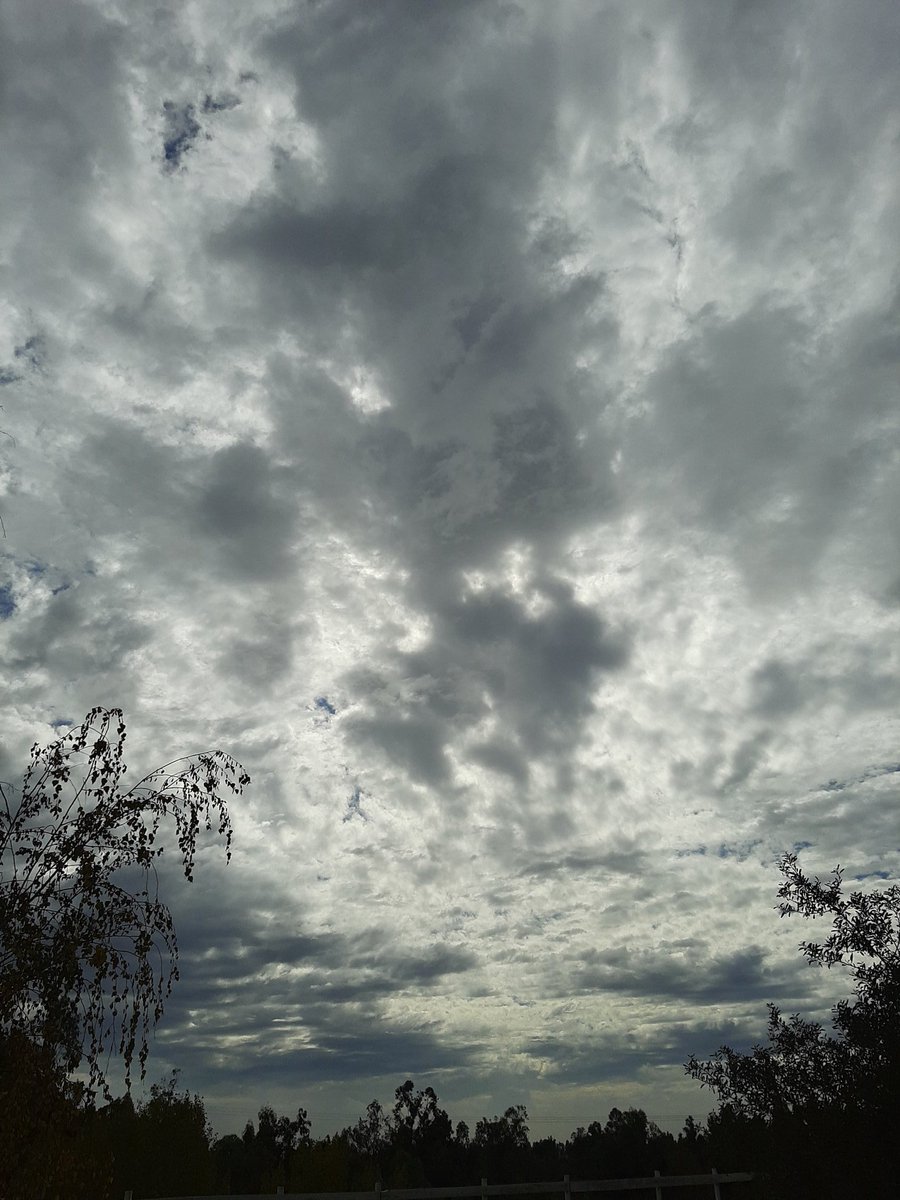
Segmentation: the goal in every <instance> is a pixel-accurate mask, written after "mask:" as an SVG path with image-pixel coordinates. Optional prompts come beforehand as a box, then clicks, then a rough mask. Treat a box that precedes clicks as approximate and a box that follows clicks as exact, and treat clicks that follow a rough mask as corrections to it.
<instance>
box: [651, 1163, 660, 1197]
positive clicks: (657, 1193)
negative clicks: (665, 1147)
mask: <svg viewBox="0 0 900 1200" xmlns="http://www.w3.org/2000/svg"><path fill="white" fill-rule="evenodd" d="M653 1174H654V1175H658V1174H659V1170H658V1169H657V1170H655V1171H654V1172H653ZM653 1190H654V1191H655V1192H656V1200H662V1188H661V1187H660V1186H659V1184H657V1185H656V1187H655V1188H654V1189H653Z"/></svg>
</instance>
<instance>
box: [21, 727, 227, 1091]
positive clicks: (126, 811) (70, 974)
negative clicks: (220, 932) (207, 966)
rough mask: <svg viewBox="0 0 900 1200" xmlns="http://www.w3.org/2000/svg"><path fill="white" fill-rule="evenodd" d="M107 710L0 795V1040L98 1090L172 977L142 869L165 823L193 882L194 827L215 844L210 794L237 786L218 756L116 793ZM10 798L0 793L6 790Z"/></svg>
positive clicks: (173, 947) (163, 771) (113, 733)
mask: <svg viewBox="0 0 900 1200" xmlns="http://www.w3.org/2000/svg"><path fill="white" fill-rule="evenodd" d="M124 744H125V724H124V721H123V719H122V713H121V711H120V710H119V709H109V710H104V709H101V708H95V709H93V710H92V711H91V712H90V713H89V714H88V715H87V717H86V718H85V720H84V722H83V723H82V724H81V725H80V726H79V727H77V728H75V729H73V730H71V731H70V732H69V733H67V734H66V735H65V736H64V737H61V738H59V740H57V741H56V742H53V743H52V744H51V745H49V746H45V747H40V746H37V745H36V746H34V747H33V749H32V753H31V762H30V764H29V766H28V769H27V771H26V773H25V779H24V782H23V784H22V790H21V796H20V799H19V801H18V803H17V804H16V803H14V802H13V798H12V796H11V794H10V793H9V792H8V791H7V789H6V788H0V798H2V807H0V1031H2V1032H3V1033H4V1034H13V1033H17V1034H22V1035H24V1036H25V1037H26V1038H28V1039H29V1040H30V1041H32V1042H34V1043H35V1044H37V1045H39V1046H43V1047H44V1048H46V1049H48V1050H50V1051H52V1053H53V1054H54V1055H55V1056H56V1058H57V1060H58V1061H59V1063H60V1064H61V1065H62V1066H63V1067H64V1068H65V1069H66V1070H69V1071H71V1070H74V1069H75V1068H76V1067H78V1066H79V1065H80V1064H81V1063H82V1062H84V1064H85V1065H86V1067H87V1069H88V1073H89V1078H90V1084H91V1087H92V1088H96V1087H98V1086H105V1081H106V1071H107V1069H108V1064H109V1060H110V1058H111V1056H112V1055H113V1054H116V1055H118V1056H120V1057H121V1060H122V1062H123V1064H124V1068H125V1077H126V1082H130V1079H131V1069H132V1064H133V1062H134V1059H135V1056H136V1057H137V1059H138V1062H139V1064H140V1071H141V1075H142V1076H143V1074H144V1071H145V1064H146V1059H147V1052H148V1038H149V1035H150V1032H151V1030H152V1028H153V1026H154V1025H155V1023H156V1022H157V1021H158V1020H159V1018H160V1016H161V1015H162V1011H163V1005H164V1002H165V1000H166V997H167V996H168V995H169V993H170V991H171V989H172V984H173V982H174V980H175V979H176V978H177V976H178V966H177V956H178V947H177V942H176V938H175V930H174V928H173V925H172V917H171V914H170V912H169V909H168V908H167V906H166V905H165V904H164V903H163V902H162V901H161V900H160V898H159V894H158V887H157V883H158V881H157V875H156V869H155V862H156V860H157V859H158V858H159V856H160V855H161V854H162V852H163V846H162V845H160V844H157V838H158V836H159V831H160V825H161V823H162V821H163V819H164V818H168V819H170V820H171V821H172V822H174V826H175V839H176V842H177V845H178V848H179V850H180V852H181V857H182V865H183V868H184V873H185V875H186V877H187V878H188V880H190V879H191V878H192V871H193V864H194V854H195V851H196V846H197V837H198V833H199V830H200V826H201V823H202V824H203V825H204V826H205V828H206V829H207V830H211V829H212V828H213V826H214V825H215V827H216V828H217V830H218V833H219V834H220V835H223V836H224V837H225V841H226V853H227V854H228V855H229V856H230V846H231V825H230V822H229V818H228V810H227V808H226V805H225V801H224V799H223V798H222V792H223V790H228V791H231V792H233V793H240V792H241V791H242V790H243V787H244V785H245V784H246V783H248V782H249V777H248V776H247V775H246V774H245V773H244V772H243V770H242V769H241V767H240V765H239V764H238V763H236V762H235V761H234V759H233V758H231V757H230V756H229V755H227V754H224V753H222V752H221V751H218V750H217V751H214V752H212V753H209V754H198V755H195V756H193V757H191V758H185V759H180V760H177V761H175V762H172V763H168V764H166V765H165V766H164V767H160V768H159V769H157V770H155V771H153V772H151V773H150V774H149V775H147V776H145V777H144V778H143V779H141V780H139V781H138V782H137V783H135V784H133V785H132V786H131V787H129V788H127V789H126V788H124V786H123V781H124V776H125V772H126V766H125V763H124V761H123V751H124ZM10 791H11V789H10Z"/></svg>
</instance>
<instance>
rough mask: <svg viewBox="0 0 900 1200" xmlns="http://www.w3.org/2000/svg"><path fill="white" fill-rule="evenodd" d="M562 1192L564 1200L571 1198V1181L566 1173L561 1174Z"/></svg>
mask: <svg viewBox="0 0 900 1200" xmlns="http://www.w3.org/2000/svg"><path fill="white" fill-rule="evenodd" d="M563 1192H564V1193H565V1197H566V1200H572V1181H571V1179H570V1178H569V1176H568V1175H564V1176H563Z"/></svg>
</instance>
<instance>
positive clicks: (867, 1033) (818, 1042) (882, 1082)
mask: <svg viewBox="0 0 900 1200" xmlns="http://www.w3.org/2000/svg"><path fill="white" fill-rule="evenodd" d="M780 868H781V872H782V875H783V877H784V878H783V881H782V884H781V886H780V888H779V891H778V896H779V901H780V903H779V905H778V908H779V911H780V912H781V914H782V916H792V915H795V914H797V915H800V916H803V917H806V918H817V917H826V918H828V919H829V920H830V922H831V931H830V933H829V934H828V936H827V937H826V938H825V939H824V940H823V941H821V942H815V941H804V942H802V943H801V944H800V950H801V953H802V954H803V955H804V957H805V958H806V959H807V960H808V961H809V962H810V963H812V964H813V965H815V966H818V967H826V968H832V967H843V968H844V969H846V971H847V972H848V973H849V976H850V979H851V981H852V984H853V988H854V994H853V996H852V998H851V999H848V1000H843V1001H841V1002H840V1003H839V1004H837V1005H835V1007H834V1010H833V1012H832V1028H833V1034H828V1033H826V1032H825V1031H824V1030H823V1028H822V1027H821V1025H819V1024H817V1023H816V1022H814V1021H806V1020H803V1019H802V1018H801V1017H799V1016H796V1015H795V1016H792V1017H791V1018H790V1019H789V1020H785V1019H784V1018H783V1017H782V1016H781V1013H780V1012H779V1010H778V1009H777V1008H776V1007H775V1005H769V1023H768V1044H766V1045H757V1046H754V1047H753V1049H752V1050H750V1051H749V1052H748V1053H746V1054H744V1053H740V1052H738V1051H735V1050H733V1049H731V1048H730V1047H729V1046H722V1047H721V1048H720V1049H719V1050H717V1051H716V1052H715V1053H714V1054H713V1056H712V1058H710V1059H708V1060H706V1061H700V1060H698V1059H697V1058H695V1057H692V1058H691V1059H690V1060H689V1062H688V1063H687V1065H686V1070H687V1072H688V1073H689V1074H690V1075H692V1076H693V1077H694V1078H695V1079H697V1080H698V1081H699V1082H700V1083H701V1084H702V1085H703V1086H705V1087H709V1088H711V1089H712V1090H713V1091H714V1092H716V1093H717V1095H718V1097H719V1102H720V1107H719V1111H718V1112H717V1113H716V1114H714V1115H713V1116H712V1117H711V1118H710V1120H709V1124H708V1130H707V1131H706V1137H707V1139H708V1140H709V1141H711V1142H714V1143H717V1144H719V1145H721V1146H727V1147H728V1149H729V1153H734V1154H735V1155H736V1156H738V1157H741V1158H742V1160H743V1161H744V1163H745V1164H747V1163H750V1162H754V1163H756V1164H757V1165H759V1166H763V1164H764V1165H765V1169H766V1170H767V1171H768V1172H769V1174H770V1175H771V1177H772V1179H773V1180H780V1184H775V1183H773V1185H772V1187H773V1189H774V1190H773V1191H772V1194H773V1195H781V1194H784V1195H791V1196H800V1197H802V1196H810V1197H813V1196H815V1197H816V1198H817V1200H822V1198H825V1197H830V1196H834V1197H838V1196H841V1197H842V1196H847V1195H865V1196H867V1197H880V1196H885V1197H886V1196H894V1195H896V1189H897V1186H898V1183H897V1180H898V1178H900V1153H898V1151H897V1150H896V1148H895V1147H896V1144H897V1143H896V1130H897V1127H898V1118H900V887H897V886H893V887H888V888H884V889H883V890H881V891H876V892H860V891H856V892H851V893H850V894H849V895H845V894H844V889H843V878H842V872H841V869H840V867H838V868H837V869H836V870H835V871H834V872H833V873H832V876H831V878H830V879H829V880H827V881H823V880H821V879H819V878H818V877H810V876H807V875H805V874H804V873H803V871H802V870H801V869H800V866H799V864H798V860H797V856H796V855H795V854H787V855H785V856H784V858H783V859H782V861H781V864H780ZM779 1188H780V1189H782V1190H779Z"/></svg>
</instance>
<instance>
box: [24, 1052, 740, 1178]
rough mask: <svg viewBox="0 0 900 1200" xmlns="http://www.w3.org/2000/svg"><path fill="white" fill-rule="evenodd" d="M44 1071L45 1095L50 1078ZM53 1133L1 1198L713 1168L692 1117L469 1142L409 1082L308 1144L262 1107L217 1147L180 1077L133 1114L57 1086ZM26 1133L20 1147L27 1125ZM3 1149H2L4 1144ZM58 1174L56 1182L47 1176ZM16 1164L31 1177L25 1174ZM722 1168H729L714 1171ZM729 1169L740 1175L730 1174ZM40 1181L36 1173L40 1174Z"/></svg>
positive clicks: (626, 1115)
mask: <svg viewBox="0 0 900 1200" xmlns="http://www.w3.org/2000/svg"><path fill="white" fill-rule="evenodd" d="M11 1049H13V1050H15V1051H18V1052H19V1053H21V1047H10V1045H9V1042H8V1040H7V1041H5V1042H4V1043H3V1046H2V1051H3V1052H4V1053H3V1054H2V1055H0V1106H2V1108H0V1111H2V1116H3V1118H4V1119H5V1120H8V1119H10V1118H13V1120H15V1114H16V1097H15V1095H14V1094H13V1093H12V1092H11V1091H10V1090H9V1088H8V1087H7V1086H6V1085H7V1083H8V1082H9V1079H8V1076H7V1075H6V1074H5V1071H4V1067H5V1066H8V1065H9V1058H8V1057H7V1054H8V1052H9V1051H10V1050H11ZM42 1070H43V1071H44V1079H45V1082H46V1081H49V1080H50V1078H51V1076H50V1075H49V1074H48V1073H47V1072H46V1063H45V1064H44V1066H43V1068H42ZM55 1083H56V1089H55V1091H53V1093H52V1094H53V1097H54V1099H53V1111H52V1114H51V1117H52V1119H51V1120H50V1121H44V1122H42V1125H41V1130H42V1137H43V1139H44V1144H43V1146H42V1147H40V1149H41V1150H42V1153H40V1154H38V1155H35V1154H34V1153H33V1150H34V1147H33V1146H30V1147H29V1146H23V1147H22V1150H23V1153H22V1155H21V1156H20V1158H18V1159H17V1157H16V1155H15V1145H14V1144H12V1145H11V1149H12V1150H13V1153H12V1155H11V1156H10V1157H9V1158H8V1159H7V1160H6V1162H5V1163H4V1168H3V1169H4V1170H6V1171H8V1172H9V1173H8V1175H7V1178H8V1179H13V1178H14V1179H15V1180H16V1185H15V1190H10V1191H4V1190H3V1186H2V1182H0V1196H4V1197H5V1196H19V1195H21V1196H26V1195H27V1196H28V1197H29V1198H30V1197H40V1196H51V1195H52V1196H58V1197H66V1198H67V1200H120V1198H121V1196H122V1195H124V1193H125V1192H126V1191H127V1190H131V1191H132V1192H133V1194H134V1197H135V1200H143V1198H145V1197H160V1196H184V1195H192V1196H203V1195H241V1194H253V1193H255V1194H259V1193H270V1194H274V1193H275V1191H276V1189H277V1188H278V1187H279V1186H281V1187H284V1189H285V1191H287V1192H291V1191H294V1192H297V1191H300V1192H311V1191H312V1192H315V1191H361V1190H371V1189H372V1188H373V1187H374V1184H375V1182H376V1181H380V1182H381V1183H382V1184H383V1185H384V1186H385V1187H417V1186H424V1187H428V1186H438V1185H454V1184H457V1185H463V1184H477V1183H478V1182H479V1181H480V1180H481V1179H482V1178H483V1177H486V1178H488V1179H490V1180H491V1181H492V1182H503V1181H507V1182H509V1181H525V1180H534V1181H537V1180H560V1179H562V1177H563V1175H564V1174H566V1173H568V1174H570V1175H571V1176H572V1177H573V1178H580V1179H586V1178H592V1179H604V1178H606V1179H613V1178H624V1177H628V1176H637V1175H651V1174H652V1173H653V1171H654V1169H659V1170H660V1171H662V1172H663V1173H682V1174H683V1173H691V1172H695V1171H700V1170H706V1169H708V1163H707V1160H708V1157H709V1153H710V1152H712V1147H708V1146H707V1144H706V1141H705V1140H704V1137H703V1135H702V1134H701V1133H700V1132H698V1131H699V1130H700V1127H699V1126H697V1124H696V1123H695V1122H694V1121H693V1119H692V1118H688V1122H687V1125H686V1127H685V1130H684V1131H683V1133H682V1134H681V1136H680V1137H679V1138H677V1139H676V1138H674V1137H673V1136H672V1135H671V1134H669V1133H662V1132H661V1131H660V1130H659V1129H658V1128H657V1126H656V1125H654V1123H653V1122H652V1121H651V1120H649V1119H648V1117H647V1114H646V1113H645V1112H643V1111H642V1110H641V1109H634V1108H631V1109H627V1110H626V1111H624V1112H623V1111H620V1110H619V1109H618V1108H614V1109H613V1110H612V1111H611V1112H610V1114H609V1117H608V1119H607V1121H606V1122H605V1124H604V1123H601V1122H600V1121H594V1122H592V1123H591V1124H590V1125H589V1126H588V1128H587V1129H583V1128H579V1129H577V1130H576V1131H575V1132H574V1133H573V1134H572V1135H571V1137H570V1138H568V1139H567V1140H566V1141H565V1142H561V1141H558V1140H557V1139H555V1138H552V1137H547V1138H542V1139H539V1140H537V1141H534V1142H532V1141H531V1140H530V1137H529V1128H528V1113H527V1111H526V1109H525V1107H524V1106H523V1105H514V1106H511V1107H509V1108H507V1109H506V1111H505V1112H504V1113H503V1115H502V1116H493V1117H484V1118H482V1119H481V1120H479V1121H478V1122H476V1125H475V1129H474V1132H470V1130H469V1128H468V1127H467V1125H466V1124H465V1122H463V1121H460V1122H458V1123H457V1124H456V1125H455V1127H454V1125H453V1123H452V1122H451V1120H450V1117H449V1116H448V1114H447V1112H446V1111H445V1110H444V1109H443V1108H442V1107H441V1106H440V1104H439V1102H438V1098H437V1095H436V1093H435V1091H434V1089H433V1088H431V1087H426V1088H424V1089H419V1088H417V1087H416V1086H415V1085H414V1083H413V1082H412V1081H411V1080H406V1081H405V1082H404V1083H403V1084H402V1085H401V1086H400V1087H398V1088H397V1089H396V1092H395V1094H394V1105H393V1107H392V1108H391V1109H390V1110H389V1111H385V1110H384V1109H383V1108H382V1106H381V1104H380V1103H379V1102H378V1101H377V1100H373V1101H372V1103H371V1104H369V1106H368V1108H367V1109H366V1112H365V1113H364V1114H363V1115H362V1116H361V1117H360V1118H359V1120H358V1121H357V1122H356V1123H355V1124H354V1125H351V1126H348V1127H347V1128H346V1129H343V1130H341V1132H339V1133H336V1134H332V1135H328V1136H326V1137H323V1138H319V1139H314V1138H313V1137H312V1136H311V1127H310V1120H309V1116H308V1114H307V1112H306V1110H305V1109H303V1108H300V1109H299V1110H298V1111H297V1114H296V1116H294V1117H288V1116H278V1115H277V1114H276V1112H275V1111H274V1109H272V1108H271V1107H269V1106H264V1107H263V1108H261V1109H260V1110H259V1113H258V1114H257V1119H256V1122H255V1123H254V1122H253V1121H248V1122H247V1124H246V1127H245V1129H244V1132H243V1134H242V1135H240V1136H238V1135H237V1134H228V1135H226V1136H225V1137H221V1138H215V1137H214V1136H213V1132H212V1129H211V1128H210V1125H209V1122H208V1120H207V1117H206V1110H205V1106H204V1102H203V1100H202V1098H201V1097H200V1096H198V1095H193V1096H192V1095H191V1094H190V1093H189V1092H187V1091H180V1090H179V1088H178V1081H177V1076H176V1075H175V1074H174V1073H173V1075H172V1076H171V1078H170V1079H169V1080H168V1081H166V1082H164V1083H158V1084H154V1085H153V1086H152V1087H151V1089H150V1097H149V1099H148V1100H146V1101H144V1102H143V1103H138V1104H135V1103H134V1102H133V1100H132V1099H131V1096H130V1094H126V1095H125V1096H124V1097H122V1098H120V1099H116V1100H112V1101H111V1102H109V1103H107V1104H106V1105H104V1106H103V1107H100V1108H95V1107H94V1106H92V1105H91V1104H90V1103H85V1097H84V1095H83V1093H81V1092H79V1091H78V1090H77V1089H76V1090H74V1091H66V1090H65V1085H64V1083H63V1081H62V1079H60V1078H57V1079H56V1080H55ZM21 1132H22V1134H23V1136H24V1137H25V1138H27V1137H28V1136H29V1132H33V1130H32V1131H30V1130H29V1122H28V1119H27V1117H26V1118H25V1120H24V1121H23V1122H22V1125H21ZM7 1144H8V1146H9V1145H10V1143H9V1142H8V1143H7ZM51 1162H52V1163H54V1164H56V1168H55V1170H54V1173H53V1175H52V1177H51V1176H48V1175H47V1174H46V1170H45V1168H46V1166H47V1164H48V1163H51ZM22 1163H26V1164H27V1163H31V1164H36V1166H35V1169H34V1170H33V1171H32V1172H31V1173H30V1174H23V1173H22V1171H21V1169H20V1168H21V1165H22ZM724 1163H725V1160H724V1159H723V1160H722V1163H720V1164H717V1165H719V1167H720V1169H725V1168H724V1166H723V1165H722V1164H724ZM726 1165H735V1164H726ZM42 1166H43V1168H44V1170H43V1171H42V1169H41V1167H42Z"/></svg>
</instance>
